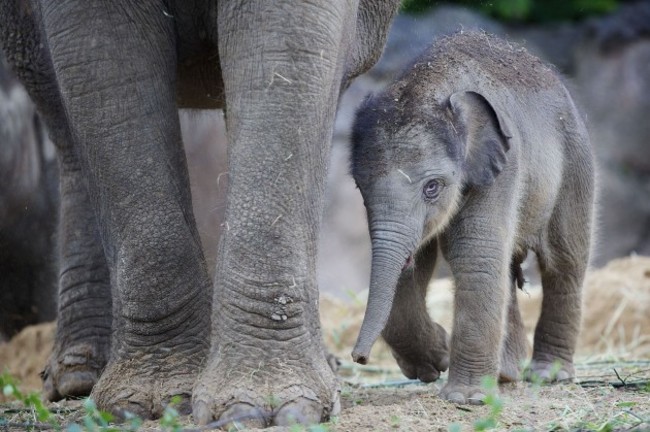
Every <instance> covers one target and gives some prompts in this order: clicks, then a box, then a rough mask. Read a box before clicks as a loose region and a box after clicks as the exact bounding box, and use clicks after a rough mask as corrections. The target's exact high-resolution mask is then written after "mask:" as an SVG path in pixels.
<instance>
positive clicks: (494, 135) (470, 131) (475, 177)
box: [449, 91, 512, 186]
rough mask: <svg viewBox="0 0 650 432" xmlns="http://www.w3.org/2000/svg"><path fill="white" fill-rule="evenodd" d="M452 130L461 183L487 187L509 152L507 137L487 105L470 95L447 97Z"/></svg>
mask: <svg viewBox="0 0 650 432" xmlns="http://www.w3.org/2000/svg"><path fill="white" fill-rule="evenodd" d="M449 107H450V109H451V112H452V122H453V125H454V129H455V130H456V133H457V134H458V137H459V138H460V143H461V144H460V145H461V146H462V147H463V148H462V151H461V154H463V155H464V162H463V170H464V175H465V181H466V182H467V183H468V184H469V185H472V186H489V185H491V184H492V183H493V182H494V179H495V178H496V177H497V175H499V173H500V172H501V171H502V170H503V168H504V167H505V164H506V153H507V152H508V150H510V143H509V142H508V139H509V138H511V136H512V135H511V134H510V132H509V131H508V128H507V125H506V124H505V122H504V121H503V119H502V118H501V117H500V116H499V114H498V113H497V112H496V111H495V110H494V108H493V107H492V105H491V104H490V102H488V101H487V99H485V98H484V97H483V96H482V95H480V94H479V93H476V92H473V91H463V92H457V93H454V94H452V95H451V96H450V97H449Z"/></svg>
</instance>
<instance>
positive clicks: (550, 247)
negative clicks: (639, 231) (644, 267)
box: [526, 155, 594, 381]
mask: <svg viewBox="0 0 650 432" xmlns="http://www.w3.org/2000/svg"><path fill="white" fill-rule="evenodd" d="M573 166H575V167H576V168H575V169H574V171H573V172H574V173H575V175H574V177H573V178H572V179H570V180H569V181H568V182H567V183H568V184H565V185H563V188H562V190H563V192H564V196H563V197H562V200H561V201H560V202H559V203H558V205H557V206H556V209H555V210H554V213H553V215H552V216H551V220H550V223H549V227H548V231H547V235H546V236H545V239H544V240H545V243H544V244H543V247H542V248H541V250H540V251H538V258H539V265H540V271H541V275H542V289H543V293H544V298H543V300H542V313H541V315H540V318H539V322H538V323H537V328H536V329H535V342H534V346H533V358H532V362H531V365H530V367H529V370H528V373H527V376H526V378H527V379H528V380H533V379H542V380H543V381H564V380H570V379H572V378H573V377H574V376H575V371H574V368H573V354H574V352H575V347H576V342H577V338H578V333H579V331H580V314H581V292H582V283H583V281H584V276H585V272H586V270H587V265H588V261H589V252H590V243H591V224H592V217H593V215H592V213H593V195H594V194H593V181H592V179H593V171H592V167H591V157H590V156H589V155H584V157H583V158H582V159H581V160H580V161H579V162H575V163H574V164H573Z"/></svg>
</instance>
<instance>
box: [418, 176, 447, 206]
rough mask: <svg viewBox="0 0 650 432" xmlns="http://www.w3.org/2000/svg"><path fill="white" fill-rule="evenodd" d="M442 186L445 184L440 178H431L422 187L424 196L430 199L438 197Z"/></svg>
mask: <svg viewBox="0 0 650 432" xmlns="http://www.w3.org/2000/svg"><path fill="white" fill-rule="evenodd" d="M442 187H443V184H442V182H441V181H440V180H429V181H428V182H426V183H425V184H424V188H423V189H422V193H423V195H424V198H425V199H427V200H430V201H431V200H435V199H437V198H438V195H440V191H441V190H442Z"/></svg>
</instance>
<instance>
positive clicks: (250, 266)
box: [193, 2, 356, 427]
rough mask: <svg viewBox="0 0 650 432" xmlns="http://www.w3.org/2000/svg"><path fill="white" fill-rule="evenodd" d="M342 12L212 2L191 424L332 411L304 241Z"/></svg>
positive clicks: (315, 218) (285, 420) (312, 248)
mask: <svg viewBox="0 0 650 432" xmlns="http://www.w3.org/2000/svg"><path fill="white" fill-rule="evenodd" d="M351 5H352V4H351V3H345V2H326V3H320V4H318V5H317V4H315V3H309V2H303V3H291V4H290V5H289V4H288V3H287V4H284V3H283V2H221V3H219V6H220V10H219V14H218V16H219V24H218V28H219V34H220V38H219V55H220V60H221V66H222V67H221V69H222V74H223V80H224V85H225V91H226V105H227V116H226V120H227V128H228V137H229V142H230V153H229V156H230V157H229V165H230V167H231V168H230V176H229V181H230V191H229V195H228V201H227V209H226V223H225V227H226V229H225V231H224V232H223V234H222V239H221V245H220V253H219V258H220V261H219V263H218V267H217V272H216V279H215V285H216V291H215V300H214V305H215V309H214V315H213V334H214V336H215V338H216V339H215V340H214V341H213V349H212V353H211V356H210V358H209V360H208V362H207V365H206V367H205V369H204V371H203V373H202V374H201V376H200V378H199V380H198V382H197V385H196V387H195V391H194V398H193V407H194V417H195V419H196V421H198V422H199V423H203V424H205V423H208V422H211V421H212V420H213V419H223V420H233V421H234V420H240V421H241V422H244V423H248V424H249V425H250V426H257V427H263V426H269V425H288V424H291V423H293V422H299V423H307V424H309V423H314V422H320V421H322V420H325V419H327V418H329V416H330V415H331V414H332V413H335V412H336V411H337V410H338V400H339V385H338V382H337V379H336V377H335V375H334V373H333V372H332V369H331V368H330V366H329V364H328V363H327V360H326V354H325V350H324V346H323V342H322V336H321V330H320V325H319V317H318V290H317V286H316V246H317V239H318V233H319V225H320V218H321V213H322V208H323V198H324V193H323V192H324V189H325V178H326V168H327V162H328V160H329V148H330V139H331V135H332V127H333V122H334V113H335V107H336V103H337V99H338V92H339V89H340V86H341V80H342V74H343V67H342V63H341V62H342V61H343V59H345V57H346V56H345V51H344V50H345V49H346V47H345V46H342V45H339V44H344V43H346V42H345V38H344V37H343V35H345V34H346V30H345V28H346V26H352V25H353V23H352V22H350V21H349V20H350V19H353V18H354V17H355V16H356V12H354V11H351V10H347V9H346V8H349V7H351Z"/></svg>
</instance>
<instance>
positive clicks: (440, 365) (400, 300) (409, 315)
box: [381, 239, 449, 382]
mask: <svg viewBox="0 0 650 432" xmlns="http://www.w3.org/2000/svg"><path fill="white" fill-rule="evenodd" d="M437 252H438V242H437V241H436V240H435V239H433V240H431V241H430V242H429V243H427V244H426V245H425V246H423V247H422V248H421V249H420V250H419V251H418V252H417V254H416V256H415V262H414V265H413V266H412V267H410V268H406V269H404V270H403V271H402V274H401V276H400V278H399V281H398V282H397V289H396V293H395V300H394V301H393V307H392V309H391V312H390V316H389V318H388V322H387V323H386V327H385V328H384V330H383V331H382V333H381V335H382V337H383V338H384V340H385V341H386V343H387V344H388V345H389V346H390V348H391V351H392V353H393V357H395V360H396V361H397V364H398V365H399V367H400V369H401V370H402V373H403V374H404V375H405V376H406V377H408V378H410V379H416V378H417V379H420V380H421V381H424V382H433V381H435V380H437V379H438V378H439V377H440V372H443V371H446V370H447V368H448V367H449V336H448V335H447V332H446V331H445V329H444V328H442V326H440V324H438V323H436V322H434V321H433V320H432V319H431V317H430V316H429V311H428V310H427V307H426V294H427V287H428V285H429V282H430V281H431V277H432V275H433V270H434V268H435V263H436V255H437Z"/></svg>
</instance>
